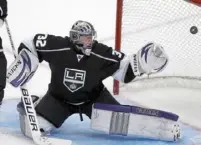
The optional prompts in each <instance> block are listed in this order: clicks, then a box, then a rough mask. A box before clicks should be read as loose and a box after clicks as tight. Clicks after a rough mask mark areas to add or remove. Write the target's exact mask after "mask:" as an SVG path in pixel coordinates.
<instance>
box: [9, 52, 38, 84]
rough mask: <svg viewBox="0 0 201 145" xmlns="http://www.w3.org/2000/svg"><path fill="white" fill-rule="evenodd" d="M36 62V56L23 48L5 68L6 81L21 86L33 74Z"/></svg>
mask: <svg viewBox="0 0 201 145" xmlns="http://www.w3.org/2000/svg"><path fill="white" fill-rule="evenodd" d="M38 64H39V60H38V57H37V56H35V55H34V54H33V53H31V52H30V51H29V50H27V49H23V50H22V51H20V53H19V55H18V56H17V57H16V59H15V60H14V62H13V63H12V64H11V65H10V66H9V68H8V69H7V76H6V78H7V81H8V82H9V83H10V84H11V85H12V86H14V87H19V86H22V85H23V84H25V83H26V82H28V81H29V80H30V79H31V77H32V76H33V75H34V73H35V71H36V70H37V68H38Z"/></svg>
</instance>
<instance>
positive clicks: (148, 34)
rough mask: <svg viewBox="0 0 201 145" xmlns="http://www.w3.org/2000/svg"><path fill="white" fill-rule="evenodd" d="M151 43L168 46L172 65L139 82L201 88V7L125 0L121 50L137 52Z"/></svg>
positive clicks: (175, 0)
mask: <svg viewBox="0 0 201 145" xmlns="http://www.w3.org/2000/svg"><path fill="white" fill-rule="evenodd" d="M151 41H152V42H157V43H159V44H161V45H162V46H163V47H164V49H165V50H166V52H167V54H168V56H169V59H170V62H169V64H168V66H167V68H166V69H165V70H164V71H163V72H161V73H158V74H155V75H151V76H149V78H147V76H144V77H143V78H140V79H139V80H143V81H139V80H137V82H143V83H142V84H143V87H145V84H148V86H153V84H154V85H158V86H161V85H165V86H169V85H176V84H177V85H181V86H187V87H195V88H197V87H199V86H200V87H201V83H200V79H201V7H199V6H197V5H194V4H190V3H188V2H186V1H183V0H123V17H122V41H121V50H122V51H123V52H125V53H128V54H131V53H135V52H137V51H138V50H139V49H140V48H141V47H142V46H144V45H145V44H147V43H148V42H151ZM153 79H154V81H152V82H153V83H151V84H152V85H150V84H149V83H147V81H150V80H153ZM187 80H188V81H187ZM145 81H146V83H144V82H145ZM135 85H139V84H136V83H135ZM198 85H199V86H198Z"/></svg>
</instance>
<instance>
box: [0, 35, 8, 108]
mask: <svg viewBox="0 0 201 145" xmlns="http://www.w3.org/2000/svg"><path fill="white" fill-rule="evenodd" d="M6 68H7V60H6V57H5V55H4V53H3V48H2V39H1V37H0V105H1V103H2V100H3V97H4V88H5V86H6Z"/></svg>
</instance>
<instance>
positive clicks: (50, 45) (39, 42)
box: [18, 34, 70, 62]
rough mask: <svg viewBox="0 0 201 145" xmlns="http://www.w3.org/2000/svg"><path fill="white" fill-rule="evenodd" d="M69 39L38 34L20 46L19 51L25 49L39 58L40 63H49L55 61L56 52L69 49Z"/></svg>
mask: <svg viewBox="0 0 201 145" xmlns="http://www.w3.org/2000/svg"><path fill="white" fill-rule="evenodd" d="M69 42H70V41H69V38H68V37H61V36H55V35H50V34H36V35H34V36H33V37H30V38H28V39H25V40H24V41H22V43H21V44H20V46H19V48H18V51H21V50H22V49H23V48H25V49H28V50H30V51H31V52H33V53H34V54H35V55H37V56H38V58H39V61H40V62H41V61H43V60H45V61H47V62H49V61H50V60H51V59H53V55H54V54H53V53H54V52H61V51H65V49H69Z"/></svg>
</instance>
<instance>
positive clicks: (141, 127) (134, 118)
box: [91, 103, 180, 141]
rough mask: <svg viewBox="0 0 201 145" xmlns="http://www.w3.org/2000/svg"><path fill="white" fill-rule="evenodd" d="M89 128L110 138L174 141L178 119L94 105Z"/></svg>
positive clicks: (144, 110)
mask: <svg viewBox="0 0 201 145" xmlns="http://www.w3.org/2000/svg"><path fill="white" fill-rule="evenodd" d="M91 118H92V119H91V128H92V129H94V130H99V131H103V132H106V133H108V134H110V135H123V136H127V135H132V136H135V137H140V138H149V139H159V140H165V141H176V140H178V139H179V138H180V128H179V124H178V123H177V120H178V116H177V115H176V114H172V113H169V112H164V111H160V110H154V109H147V108H142V107H137V106H123V105H107V104H100V103H96V104H94V105H93V108H92V117H91Z"/></svg>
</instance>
